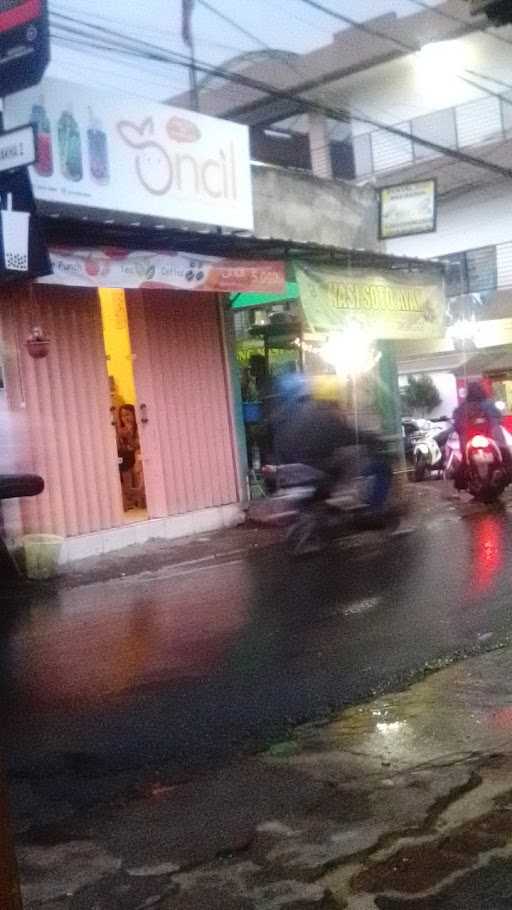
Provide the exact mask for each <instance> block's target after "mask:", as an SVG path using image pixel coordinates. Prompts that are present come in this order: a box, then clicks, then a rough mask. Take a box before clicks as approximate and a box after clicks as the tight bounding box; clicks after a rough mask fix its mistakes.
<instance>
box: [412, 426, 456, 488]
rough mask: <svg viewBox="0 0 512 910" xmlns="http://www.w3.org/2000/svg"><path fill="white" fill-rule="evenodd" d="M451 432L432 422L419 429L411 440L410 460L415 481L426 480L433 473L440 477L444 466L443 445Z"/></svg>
mask: <svg viewBox="0 0 512 910" xmlns="http://www.w3.org/2000/svg"><path fill="white" fill-rule="evenodd" d="M450 433H451V426H450V427H448V428H445V427H444V426H443V427H440V426H436V425H435V424H433V425H432V426H430V427H429V428H428V429H426V430H424V431H420V432H419V433H418V434H417V435H416V436H415V437H414V438H413V439H412V440H411V441H412V460H413V464H414V479H415V481H416V482H418V483H419V482H421V481H422V480H426V479H427V478H428V477H430V476H432V475H433V474H437V476H438V477H442V474H443V471H444V467H445V447H446V443H447V441H448V438H449V436H450Z"/></svg>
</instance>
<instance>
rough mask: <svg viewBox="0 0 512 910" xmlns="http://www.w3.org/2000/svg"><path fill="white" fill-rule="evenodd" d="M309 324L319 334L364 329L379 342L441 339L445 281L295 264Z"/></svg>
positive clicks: (412, 275)
mask: <svg viewBox="0 0 512 910" xmlns="http://www.w3.org/2000/svg"><path fill="white" fill-rule="evenodd" d="M296 277H297V282H298V285H299V290H300V299H301V303H302V308H303V311H304V316H305V319H306V322H307V323H308V325H309V327H310V329H312V330H313V331H320V332H334V331H342V330H343V329H344V328H346V327H347V326H348V325H352V326H353V325H359V326H362V327H363V328H365V329H366V330H367V331H368V333H369V334H370V335H371V336H372V337H373V338H375V339H391V338H395V339H404V338H437V337H440V336H442V335H443V334H444V314H445V299H444V293H443V287H442V284H441V281H439V283H437V284H436V282H435V279H434V278H432V277H425V276H421V275H419V274H417V273H412V274H410V275H406V274H404V273H400V274H399V275H397V276H396V277H394V276H393V273H392V272H381V273H378V272H373V271H369V270H363V269H350V271H348V270H342V269H339V268H336V267H334V266H315V267H309V266H308V265H305V264H303V263H300V264H299V263H297V264H296Z"/></svg>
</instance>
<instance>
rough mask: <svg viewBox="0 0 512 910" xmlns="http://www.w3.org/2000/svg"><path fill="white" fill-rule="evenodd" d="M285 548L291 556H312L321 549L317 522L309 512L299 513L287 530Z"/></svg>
mask: <svg viewBox="0 0 512 910" xmlns="http://www.w3.org/2000/svg"><path fill="white" fill-rule="evenodd" d="M286 546H287V548H288V552H289V553H290V555H291V556H312V555H314V554H315V553H319V552H320V551H321V550H322V549H323V546H322V540H321V537H320V532H319V528H318V521H317V520H316V518H315V516H314V514H312V513H311V512H307V511H306V512H301V513H300V515H299V516H298V517H297V520H296V521H294V523H293V524H292V526H291V527H290V528H289V529H288V533H287V535H286Z"/></svg>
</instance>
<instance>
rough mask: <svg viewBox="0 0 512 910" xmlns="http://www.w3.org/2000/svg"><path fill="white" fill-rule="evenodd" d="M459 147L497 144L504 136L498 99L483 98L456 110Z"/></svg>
mask: <svg viewBox="0 0 512 910" xmlns="http://www.w3.org/2000/svg"><path fill="white" fill-rule="evenodd" d="M455 116H456V121H457V135H458V140H459V146H465V145H477V144H479V143H482V142H495V141H496V140H497V139H501V138H502V136H503V127H502V121H501V106H500V102H499V100H498V98H481V99H479V100H478V101H471V102H470V103H469V104H462V105H461V106H460V107H457V108H455Z"/></svg>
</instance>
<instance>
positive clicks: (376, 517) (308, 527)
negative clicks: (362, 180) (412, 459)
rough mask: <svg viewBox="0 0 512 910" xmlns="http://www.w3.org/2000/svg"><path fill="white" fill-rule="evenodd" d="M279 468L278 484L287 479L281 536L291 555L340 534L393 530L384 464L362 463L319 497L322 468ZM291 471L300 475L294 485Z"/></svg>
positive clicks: (394, 509) (394, 512)
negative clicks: (284, 531)
mask: <svg viewBox="0 0 512 910" xmlns="http://www.w3.org/2000/svg"><path fill="white" fill-rule="evenodd" d="M279 474H280V481H279V483H280V487H281V489H283V487H284V488H285V489H286V488H287V486H286V485H287V483H288V482H289V483H290V486H289V487H288V493H287V494H285V495H287V500H288V508H289V520H290V525H289V528H288V533H287V538H286V542H287V548H288V551H289V552H290V553H291V554H292V555H293V556H306V555H310V554H315V553H319V552H321V551H322V550H324V549H325V548H326V547H327V546H328V545H329V544H330V543H331V542H333V541H334V540H336V539H338V538H339V537H341V536H343V535H344V534H350V533H355V532H358V531H364V530H382V529H391V530H394V529H396V528H397V527H398V525H399V523H400V516H401V509H400V508H399V507H398V505H397V503H396V502H394V501H393V495H392V472H391V468H390V467H389V465H386V464H384V463H381V465H380V466H379V467H375V466H373V467H372V466H371V465H368V466H367V467H366V469H365V470H364V471H363V472H362V473H359V474H357V475H356V476H353V477H352V478H351V479H350V480H348V481H347V479H345V481H344V482H343V483H340V484H338V485H336V486H334V488H333V489H332V491H331V492H330V495H328V496H326V497H325V498H324V497H319V496H318V489H319V485H321V484H322V483H323V482H324V481H325V480H326V479H327V475H325V474H323V473H322V472H320V471H317V470H315V469H314V468H309V467H308V468H306V467H305V466H303V465H302V466H298V465H284V466H280V468H279ZM289 477H291V478H292V479H291V480H290V481H288V478H289ZM294 477H295V478H298V477H300V485H299V486H294V480H293V478H294Z"/></svg>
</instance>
